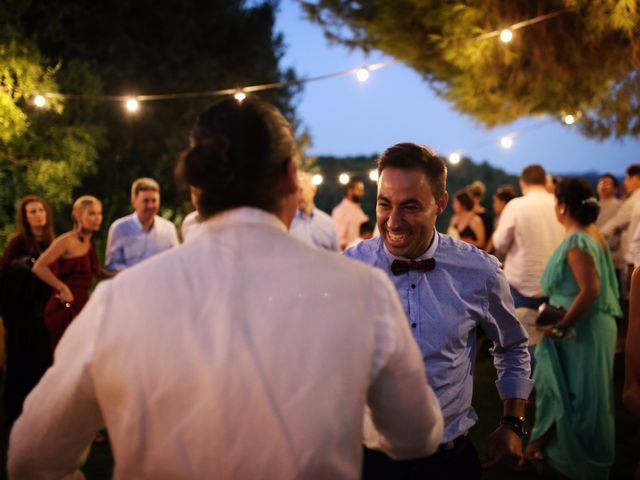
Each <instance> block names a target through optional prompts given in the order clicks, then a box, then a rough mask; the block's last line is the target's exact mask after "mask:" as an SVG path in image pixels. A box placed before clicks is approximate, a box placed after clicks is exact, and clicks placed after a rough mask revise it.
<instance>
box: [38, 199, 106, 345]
mask: <svg viewBox="0 0 640 480" xmlns="http://www.w3.org/2000/svg"><path fill="white" fill-rule="evenodd" d="M72 214H73V220H74V227H73V230H71V231H70V232H66V233H64V234H62V235H60V236H59V237H58V238H56V239H55V240H54V241H53V243H52V244H51V246H50V247H49V248H47V250H45V251H44V253H43V254H42V255H40V258H38V261H37V262H36V263H35V265H34V266H33V272H34V273H35V274H36V275H37V276H38V277H40V278H41V279H42V281H44V282H45V283H47V284H49V285H50V286H51V288H53V292H52V293H51V297H50V298H49V302H48V303H47V306H46V308H45V311H44V321H45V324H46V325H47V328H48V329H49V333H50V334H51V348H52V351H53V350H55V347H56V345H57V344H58V341H59V340H60V338H61V337H62V334H63V333H64V331H65V330H66V328H67V327H68V326H69V324H70V323H71V320H73V318H74V317H75V316H76V315H77V314H78V313H80V310H82V307H84V304H85V303H87V299H88V297H89V287H90V286H91V282H92V281H93V279H94V277H95V275H96V273H97V272H98V269H99V265H98V257H97V256H96V250H95V247H94V245H93V243H92V241H91V238H92V236H93V234H94V233H95V232H97V231H98V230H99V229H100V225H101V224H102V203H100V200H98V199H97V198H95V197H92V196H90V195H84V196H82V197H80V198H78V199H77V200H76V201H75V203H74V204H73V212H72Z"/></svg>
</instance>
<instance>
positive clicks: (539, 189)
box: [522, 185, 547, 195]
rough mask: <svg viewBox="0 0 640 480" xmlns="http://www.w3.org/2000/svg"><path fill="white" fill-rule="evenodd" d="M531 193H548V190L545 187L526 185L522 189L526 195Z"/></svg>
mask: <svg viewBox="0 0 640 480" xmlns="http://www.w3.org/2000/svg"><path fill="white" fill-rule="evenodd" d="M531 192H545V193H547V188H546V187H545V186H544V185H525V186H523V188H522V193H523V194H524V195H526V194H528V193H531Z"/></svg>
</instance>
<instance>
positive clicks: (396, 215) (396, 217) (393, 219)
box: [387, 208, 402, 228]
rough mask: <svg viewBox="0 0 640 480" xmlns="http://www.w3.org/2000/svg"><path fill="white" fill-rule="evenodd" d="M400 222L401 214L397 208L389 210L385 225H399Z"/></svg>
mask: <svg viewBox="0 0 640 480" xmlns="http://www.w3.org/2000/svg"><path fill="white" fill-rule="evenodd" d="M401 223H402V214H401V212H400V209H399V208H394V209H392V210H391V214H390V215H389V218H388V219H387V225H388V226H389V227H391V228H395V227H399V226H400V224H401Z"/></svg>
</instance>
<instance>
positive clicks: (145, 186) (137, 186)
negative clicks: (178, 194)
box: [131, 177, 160, 202]
mask: <svg viewBox="0 0 640 480" xmlns="http://www.w3.org/2000/svg"><path fill="white" fill-rule="evenodd" d="M147 190H151V191H154V192H158V193H160V185H158V182H156V181H155V180H154V179H153V178H149V177H142V178H138V179H137V180H135V181H134V182H133V183H132V184H131V201H132V202H133V201H134V200H135V199H136V197H137V196H138V193H140V192H144V191H147Z"/></svg>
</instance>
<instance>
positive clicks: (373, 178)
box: [369, 169, 378, 182]
mask: <svg viewBox="0 0 640 480" xmlns="http://www.w3.org/2000/svg"><path fill="white" fill-rule="evenodd" d="M369 179H371V181H372V182H377V181H378V170H376V169H373V170H369Z"/></svg>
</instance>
